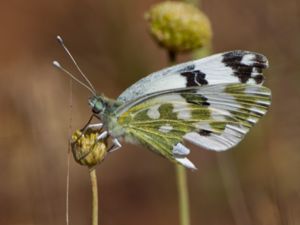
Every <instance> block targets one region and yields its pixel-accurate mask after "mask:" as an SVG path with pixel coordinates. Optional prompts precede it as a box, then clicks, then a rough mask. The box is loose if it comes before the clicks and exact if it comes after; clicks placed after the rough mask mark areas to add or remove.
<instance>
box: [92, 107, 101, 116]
mask: <svg viewBox="0 0 300 225" xmlns="http://www.w3.org/2000/svg"><path fill="white" fill-rule="evenodd" d="M92 111H93V113H95V114H98V113H100V112H101V110H100V109H97V108H96V107H93V108H92Z"/></svg>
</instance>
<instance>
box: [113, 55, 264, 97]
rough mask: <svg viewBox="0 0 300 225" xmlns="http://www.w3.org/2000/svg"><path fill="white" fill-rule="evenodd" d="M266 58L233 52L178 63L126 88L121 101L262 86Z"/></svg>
mask: <svg viewBox="0 0 300 225" xmlns="http://www.w3.org/2000/svg"><path fill="white" fill-rule="evenodd" d="M267 67H268V60H267V58H266V57H265V56H263V55H261V54H258V53H254V52H248V51H240V50H236V51H231V52H225V53H219V54H215V55H212V56H209V57H206V58H202V59H199V60H194V61H190V62H186V63H182V64H178V65H175V66H172V67H169V68H166V69H163V70H160V71H158V72H155V73H152V74H150V75H148V76H147V77H145V78H143V79H141V80H139V81H138V82H136V83H135V84H133V85H132V86H130V87H129V88H127V89H126V90H125V91H124V92H123V93H122V94H121V95H120V96H119V97H118V99H117V100H118V101H119V102H128V101H130V100H133V99H136V98H138V97H140V96H143V95H146V94H149V93H154V92H158V91H163V90H171V89H178V88H186V87H193V86H204V85H213V84H222V83H245V84H262V83H263V80H264V77H263V75H262V70H263V69H265V68H267Z"/></svg>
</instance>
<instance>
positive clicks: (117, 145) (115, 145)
mask: <svg viewBox="0 0 300 225" xmlns="http://www.w3.org/2000/svg"><path fill="white" fill-rule="evenodd" d="M112 142H113V144H112V146H111V147H110V148H109V149H108V152H113V151H116V150H118V149H119V148H121V147H122V145H121V143H120V142H119V140H118V139H117V138H113V140H112Z"/></svg>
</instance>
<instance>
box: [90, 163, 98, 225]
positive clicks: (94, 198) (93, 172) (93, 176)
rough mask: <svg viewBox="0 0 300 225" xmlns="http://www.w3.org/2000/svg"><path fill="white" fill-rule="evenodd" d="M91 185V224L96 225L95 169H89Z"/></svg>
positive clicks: (96, 191)
mask: <svg viewBox="0 0 300 225" xmlns="http://www.w3.org/2000/svg"><path fill="white" fill-rule="evenodd" d="M89 172H90V178H91V187H92V225H98V186H97V176H96V169H95V168H91V169H90V171H89Z"/></svg>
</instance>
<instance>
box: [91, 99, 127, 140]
mask: <svg viewBox="0 0 300 225" xmlns="http://www.w3.org/2000/svg"><path fill="white" fill-rule="evenodd" d="M120 104H121V103H119V102H118V101H116V100H113V99H110V98H107V97H105V96H103V95H95V96H92V97H90V98H89V105H90V107H91V109H92V112H93V113H94V114H95V115H96V116H97V117H98V118H100V119H101V121H102V123H103V126H104V127H105V128H106V129H108V130H109V131H111V132H112V134H114V136H119V135H122V134H123V131H122V129H121V127H120V126H118V123H117V119H116V116H115V115H114V112H115V111H116V108H118V107H119V106H120Z"/></svg>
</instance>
